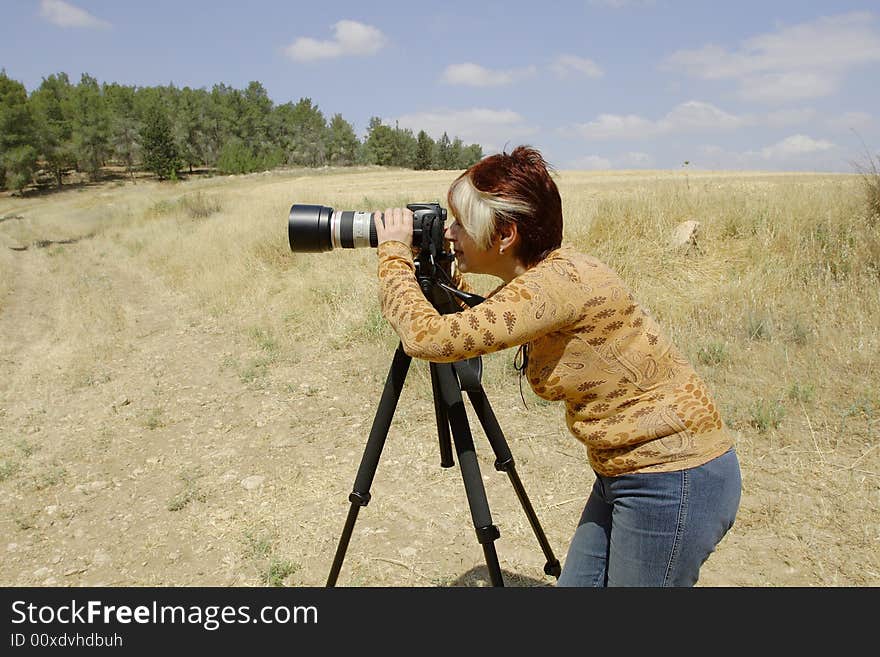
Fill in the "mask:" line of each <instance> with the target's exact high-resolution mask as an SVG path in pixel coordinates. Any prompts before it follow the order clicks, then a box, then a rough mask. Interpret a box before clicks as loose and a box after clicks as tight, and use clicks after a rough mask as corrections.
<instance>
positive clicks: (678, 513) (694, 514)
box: [557, 448, 742, 587]
mask: <svg viewBox="0 0 880 657" xmlns="http://www.w3.org/2000/svg"><path fill="white" fill-rule="evenodd" d="M741 490H742V480H741V477H740V469H739V461H738V460H737V457H736V452H735V451H734V449H733V448H731V449H730V450H728V451H727V452H725V453H724V454H722V455H721V456H719V457H717V458H715V459H713V460H711V461H709V462H708V463H704V464H703V465H701V466H698V467H695V468H690V469H688V470H680V471H677V472H650V473H642V474H630V475H621V476H618V477H603V476H601V475H596V482H595V484H594V485H593V490H592V492H591V493H590V497H589V499H588V500H587V505H586V507H584V513H583V515H582V516H581V519H580V522H579V523H578V528H577V530H576V531H575V533H574V537H573V538H572V540H571V545H570V546H569V549H568V556H567V557H566V559H565V565H564V567H563V569H562V574H561V575H560V577H559V581H558V582H557V586H651V587H654V586H693V585H694V584H695V583H696V582H697V579H698V577H699V575H700V567H701V566H702V565H703V562H705V561H706V559H708V557H709V555H710V554H711V553H712V552H713V551H714V550H715V546H716V545H717V544H718V542H719V541H720V540H721V539H722V538H723V537H724V535H725V534H726V533H727V531H728V530H729V529H730V528H731V527H732V526H733V521H734V518H735V517H736V512H737V509H738V508H739V501H740V493H741Z"/></svg>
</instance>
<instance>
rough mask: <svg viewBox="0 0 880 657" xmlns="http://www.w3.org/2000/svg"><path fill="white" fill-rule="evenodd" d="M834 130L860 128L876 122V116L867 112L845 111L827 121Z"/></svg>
mask: <svg viewBox="0 0 880 657" xmlns="http://www.w3.org/2000/svg"><path fill="white" fill-rule="evenodd" d="M826 123H827V124H828V127H829V128H831V129H832V130H859V129H865V128H868V127H870V126H872V125H873V124H874V118H873V117H872V116H871V115H870V114H868V113H867V112H845V113H843V114H841V115H840V116H835V117H832V118H830V119H828V121H827V122H826Z"/></svg>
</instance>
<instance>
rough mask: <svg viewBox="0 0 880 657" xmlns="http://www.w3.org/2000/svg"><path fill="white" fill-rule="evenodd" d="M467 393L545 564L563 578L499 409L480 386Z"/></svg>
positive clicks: (497, 467) (498, 467)
mask: <svg viewBox="0 0 880 657" xmlns="http://www.w3.org/2000/svg"><path fill="white" fill-rule="evenodd" d="M467 394H468V398H469V399H470V401H471V405H472V406H473V407H474V412H475V413H476V414H477V417H478V418H479V420H480V424H482V425H483V431H484V432H485V433H486V437H487V438H488V439H489V443H490V444H491V445H492V449H493V450H494V452H495V459H496V460H495V469H496V470H498V471H499V472H501V471H503V472H506V473H507V476H508V477H509V478H510V483H511V484H513V489H514V490H515V491H516V496H517V497H518V498H519V502H520V504H521V505H522V508H523V510H524V511H525V512H526V516H527V517H528V519H529V524H531V526H532V530H533V531H534V532H535V537H536V538H537V539H538V543H539V544H540V545H541V549H542V550H543V551H544V556H545V557H546V559H547V563H545V564H544V572H545V573H546V574H547V575H552V576H553V577H556V578H557V579H559V574H560V573H561V572H562V568H561V567H560V565H559V560H558V559H557V558H556V557H555V556H554V554H553V549H552V548H551V547H550V543H549V541H547V536H546V535H545V534H544V530H543V529H542V528H541V523H540V522H538V516H537V515H536V514H535V510H534V508H532V503H531V502H530V501H529V497H528V495H526V489H525V488H524V487H523V485H522V481H520V478H519V475H518V474H517V472H516V465H515V464H514V462H513V454H511V452H510V447H509V446H508V445H507V441H506V440H505V439H504V433H503V432H502V431H501V426H500V425H499V424H498V420H497V418H496V417H495V413H494V412H493V411H492V407H491V406H490V405H489V399H488V398H487V397H486V392H485V391H484V390H483V388H482V387H480V388H479V389H478V390H468V393H467Z"/></svg>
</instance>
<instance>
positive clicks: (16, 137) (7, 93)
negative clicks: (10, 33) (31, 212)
mask: <svg viewBox="0 0 880 657" xmlns="http://www.w3.org/2000/svg"><path fill="white" fill-rule="evenodd" d="M36 138H37V137H36V131H35V127H34V121H33V117H32V116H31V113H30V109H29V107H28V103H27V91H26V90H25V88H24V85H23V84H22V83H21V82H18V81H16V80H12V79H11V78H9V77H8V76H7V75H6V71H3V70H0V186H6V187H9V188H11V189H16V190H19V191H21V190H23V189H24V188H25V187H26V186H27V185H29V184H30V183H31V181H32V180H33V177H34V173H35V172H36V169H37V149H36V148H35V147H34V145H33V144H34V143H35V142H36Z"/></svg>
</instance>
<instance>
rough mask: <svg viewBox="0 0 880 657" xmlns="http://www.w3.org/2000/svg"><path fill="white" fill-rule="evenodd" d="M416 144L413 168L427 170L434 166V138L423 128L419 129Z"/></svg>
mask: <svg viewBox="0 0 880 657" xmlns="http://www.w3.org/2000/svg"><path fill="white" fill-rule="evenodd" d="M416 141H417V146H416V161H415V168H416V169H417V170H421V171H424V170H427V169H433V168H434V149H435V147H436V144H435V143H434V140H433V139H431V137H430V136H429V135H428V133H427V132H425V131H424V130H419V136H418V138H417V140H416Z"/></svg>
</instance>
